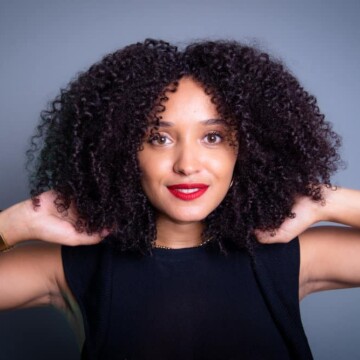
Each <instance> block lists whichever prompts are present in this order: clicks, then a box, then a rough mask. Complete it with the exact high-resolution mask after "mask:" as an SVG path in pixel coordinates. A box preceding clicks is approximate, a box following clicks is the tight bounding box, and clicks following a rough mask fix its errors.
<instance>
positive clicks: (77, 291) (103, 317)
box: [62, 243, 112, 360]
mask: <svg viewBox="0 0 360 360" xmlns="http://www.w3.org/2000/svg"><path fill="white" fill-rule="evenodd" d="M62 261H63V267H64V273H65V278H66V281H67V283H68V285H69V287H70V289H71V291H72V293H73V295H74V297H75V299H76V301H77V302H78V304H79V307H80V309H81V313H82V316H83V321H84V330H85V336H86V338H85V343H84V346H83V350H82V356H81V358H82V359H83V360H85V359H86V360H92V359H100V358H101V356H100V354H101V352H102V349H103V346H104V340H105V339H106V331H107V326H106V324H107V323H108V318H109V310H110V301H111V289H112V256H111V249H109V246H107V245H106V244H102V243H101V244H98V245H92V246H88V245H87V246H75V247H71V246H62Z"/></svg>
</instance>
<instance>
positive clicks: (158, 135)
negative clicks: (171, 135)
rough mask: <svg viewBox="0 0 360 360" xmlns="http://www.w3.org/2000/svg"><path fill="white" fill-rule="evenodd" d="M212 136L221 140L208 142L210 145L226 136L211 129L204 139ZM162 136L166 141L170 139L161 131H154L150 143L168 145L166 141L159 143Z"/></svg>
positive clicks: (220, 140)
mask: <svg viewBox="0 0 360 360" xmlns="http://www.w3.org/2000/svg"><path fill="white" fill-rule="evenodd" d="M210 136H217V137H218V138H219V141H217V142H208V144H210V145H216V144H219V143H220V142H222V141H223V140H224V136H223V135H222V134H221V133H220V132H219V131H210V132H208V133H207V134H205V136H204V137H203V139H206V138H209V137H210ZM161 138H162V139H165V141H166V140H167V139H168V137H167V136H166V135H162V134H161V133H154V134H152V135H150V136H149V139H148V143H149V144H152V145H167V144H166V143H160V144H159V143H158V142H157V141H158V140H159V139H161ZM156 142H157V143H156Z"/></svg>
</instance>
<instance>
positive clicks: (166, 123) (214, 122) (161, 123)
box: [158, 119, 227, 127]
mask: <svg viewBox="0 0 360 360" xmlns="http://www.w3.org/2000/svg"><path fill="white" fill-rule="evenodd" d="M200 123H201V124H203V125H227V123H226V121H225V120H223V119H208V120H201V121H200ZM174 125H175V124H174V123H173V122H171V121H164V120H161V121H159V125H158V126H159V127H171V126H174Z"/></svg>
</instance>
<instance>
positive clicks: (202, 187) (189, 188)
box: [167, 184, 209, 201]
mask: <svg viewBox="0 0 360 360" xmlns="http://www.w3.org/2000/svg"><path fill="white" fill-rule="evenodd" d="M208 187H209V185H206V184H175V185H170V186H168V187H167V188H168V190H169V191H170V192H171V194H173V195H174V196H175V197H177V198H178V199H181V200H185V201H190V200H194V199H197V198H198V197H200V196H201V195H203V194H204V193H205V191H206V190H207V189H208Z"/></svg>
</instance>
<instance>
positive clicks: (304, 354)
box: [252, 238, 313, 360]
mask: <svg viewBox="0 0 360 360" xmlns="http://www.w3.org/2000/svg"><path fill="white" fill-rule="evenodd" d="M252 265H253V270H254V273H255V276H256V279H257V281H258V284H259V287H260V289H261V292H262V294H263V296H264V299H265V301H266V303H267V305H268V307H269V310H270V312H271V314H272V316H273V318H274V321H275V323H276V324H277V326H278V328H279V330H280V332H281V334H282V335H283V337H284V339H286V342H287V344H288V347H289V351H290V355H291V358H292V359H307V360H308V359H313V357H312V354H311V350H310V347H309V344H308V341H307V338H306V335H305V332H304V328H303V326H302V322H301V316H300V307H299V269H300V249H299V239H298V238H295V239H294V240H292V241H291V242H290V243H287V244H271V245H270V244H268V245H259V246H257V247H256V249H255V251H254V255H253V256H252Z"/></svg>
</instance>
